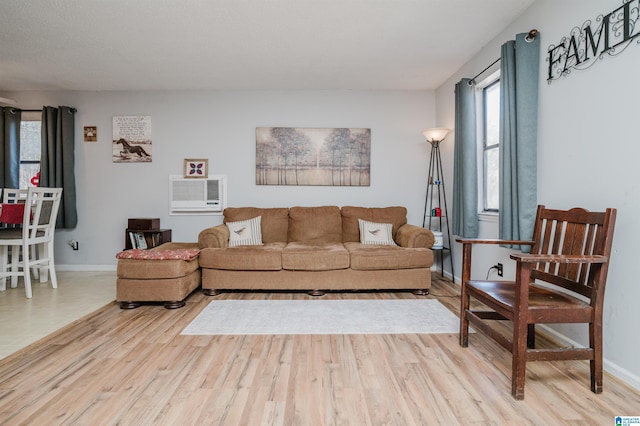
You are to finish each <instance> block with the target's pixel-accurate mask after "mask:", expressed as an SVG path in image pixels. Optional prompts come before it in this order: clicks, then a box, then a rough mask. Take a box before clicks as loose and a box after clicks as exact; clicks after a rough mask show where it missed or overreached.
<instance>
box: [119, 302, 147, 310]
mask: <svg viewBox="0 0 640 426" xmlns="http://www.w3.org/2000/svg"><path fill="white" fill-rule="evenodd" d="M140 305H142V303H138V302H120V309H135V308H138V307H140Z"/></svg>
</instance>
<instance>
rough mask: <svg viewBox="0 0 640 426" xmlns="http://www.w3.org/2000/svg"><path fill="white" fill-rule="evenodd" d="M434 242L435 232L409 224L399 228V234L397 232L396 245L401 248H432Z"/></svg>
mask: <svg viewBox="0 0 640 426" xmlns="http://www.w3.org/2000/svg"><path fill="white" fill-rule="evenodd" d="M433 241H434V237H433V232H431V231H430V230H428V229H426V228H422V227H420V226H416V225H410V224H408V223H405V224H404V225H402V226H401V227H399V228H398V232H396V243H397V244H398V245H399V246H400V247H409V248H431V247H432V246H433Z"/></svg>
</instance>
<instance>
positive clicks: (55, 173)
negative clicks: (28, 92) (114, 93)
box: [39, 106, 78, 228]
mask: <svg viewBox="0 0 640 426" xmlns="http://www.w3.org/2000/svg"><path fill="white" fill-rule="evenodd" d="M75 112H76V109H75V108H70V107H66V106H61V107H58V108H54V107H50V106H45V107H43V108H42V152H41V157H40V184H39V186H41V187H45V188H46V187H48V188H62V200H61V201H60V210H59V213H58V220H57V222H56V227H57V228H75V227H76V225H77V223H78V213H77V210H76V179H75V136H74V135H75V130H74V126H75V118H74V117H75V116H74V114H75Z"/></svg>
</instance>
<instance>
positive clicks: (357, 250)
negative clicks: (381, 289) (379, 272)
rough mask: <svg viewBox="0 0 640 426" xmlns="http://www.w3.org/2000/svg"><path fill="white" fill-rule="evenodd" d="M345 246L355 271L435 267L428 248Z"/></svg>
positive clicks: (355, 244)
mask: <svg viewBox="0 0 640 426" xmlns="http://www.w3.org/2000/svg"><path fill="white" fill-rule="evenodd" d="M344 246H345V248H346V250H347V251H348V252H349V255H350V265H351V269H354V270H365V271H366V270H376V269H409V268H429V267H431V265H433V252H432V251H431V250H429V249H427V248H406V247H398V246H370V245H363V244H360V243H353V242H349V243H344Z"/></svg>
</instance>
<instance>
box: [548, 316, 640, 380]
mask: <svg viewBox="0 0 640 426" xmlns="http://www.w3.org/2000/svg"><path fill="white" fill-rule="evenodd" d="M537 327H538V328H539V329H540V330H542V331H543V332H544V333H545V334H546V335H548V336H550V337H551V338H552V339H554V340H556V341H557V342H559V343H560V344H561V345H565V346H569V347H576V348H581V347H584V345H583V344H580V343H578V342H576V341H575V340H572V339H570V338H568V337H567V336H565V335H564V334H562V333H558V332H557V331H556V330H554V329H553V328H551V327H549V326H548V325H544V324H540V325H538V326H537ZM602 362H603V364H604V365H603V369H604V371H606V372H607V373H609V374H611V375H612V376H613V377H615V378H616V379H618V380H620V381H622V382H624V383H625V384H627V385H629V386H630V387H632V388H634V389H636V390H638V391H640V377H638V376H636V375H635V374H633V373H632V372H631V371H629V370H627V369H625V368H622V367H620V366H619V365H618V364H616V363H615V362H612V361H610V360H608V359H607V358H604V359H603V360H602Z"/></svg>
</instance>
